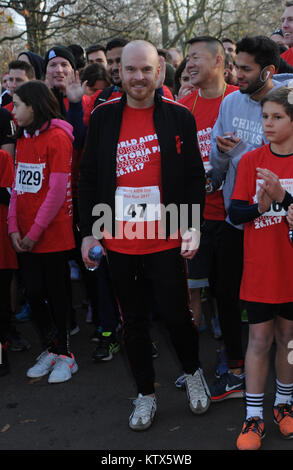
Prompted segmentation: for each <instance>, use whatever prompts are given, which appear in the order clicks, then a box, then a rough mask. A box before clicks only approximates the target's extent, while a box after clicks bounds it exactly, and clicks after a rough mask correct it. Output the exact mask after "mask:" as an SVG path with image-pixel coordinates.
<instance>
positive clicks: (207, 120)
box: [179, 85, 238, 220]
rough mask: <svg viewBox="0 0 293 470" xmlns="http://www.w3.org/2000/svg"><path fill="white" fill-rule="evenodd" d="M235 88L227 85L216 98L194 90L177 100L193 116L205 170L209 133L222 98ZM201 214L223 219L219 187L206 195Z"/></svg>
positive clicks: (208, 157) (208, 163)
mask: <svg viewBox="0 0 293 470" xmlns="http://www.w3.org/2000/svg"><path fill="white" fill-rule="evenodd" d="M236 90H238V88H237V87H235V86H233V85H227V87H226V90H225V93H224V96H218V97H217V98H211V99H206V98H202V97H201V96H200V94H199V91H198V90H196V91H194V92H192V93H189V94H188V95H186V96H184V98H182V99H181V100H179V102H180V103H182V104H184V105H185V106H186V107H187V108H188V109H189V110H190V111H191V112H192V113H193V115H194V117H195V122H196V128H197V140H198V145H199V149H200V153H201V158H202V160H203V164H204V168H205V171H206V172H207V171H209V170H210V169H211V164H210V149H211V134H212V130H213V127H214V125H215V123H216V120H217V118H218V114H219V108H220V106H221V103H222V101H223V98H224V97H225V96H227V95H229V94H230V93H232V92H233V91H236ZM203 215H204V218H205V219H208V220H225V218H226V211H225V206H224V199H223V193H222V190H221V189H220V190H218V191H216V192H214V193H212V194H207V195H206V201H205V209H204V214H203Z"/></svg>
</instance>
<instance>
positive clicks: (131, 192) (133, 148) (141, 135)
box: [103, 105, 181, 254]
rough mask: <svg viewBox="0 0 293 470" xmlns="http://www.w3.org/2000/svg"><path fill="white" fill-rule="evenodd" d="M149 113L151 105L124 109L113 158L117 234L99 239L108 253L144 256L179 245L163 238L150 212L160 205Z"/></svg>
mask: <svg viewBox="0 0 293 470" xmlns="http://www.w3.org/2000/svg"><path fill="white" fill-rule="evenodd" d="M153 111H154V107H153V106H151V107H150V108H147V109H136V108H131V107H129V106H128V105H126V106H125V108H124V112H123V119H122V124H121V129H120V136H119V141H118V148H117V157H116V162H117V166H116V172H117V179H116V220H117V221H118V222H117V228H118V231H117V234H116V238H113V239H108V238H107V237H108V233H106V232H104V239H103V240H104V245H105V247H106V248H107V249H109V250H112V251H117V252H120V253H128V254H145V253H154V252H158V251H163V250H169V249H171V248H175V247H178V246H180V245H181V238H180V237H178V236H176V239H171V238H169V239H168V240H166V239H165V238H163V232H161V231H160V223H159V216H158V214H156V213H155V212H152V208H154V205H159V204H160V203H161V194H162V184H161V154H160V148H159V143H158V137H157V135H156V131H155V128H154V122H153ZM149 203H150V204H151V206H148V204H149ZM134 219H135V220H136V221H135V222H134ZM159 234H160V235H159ZM176 235H177V234H176Z"/></svg>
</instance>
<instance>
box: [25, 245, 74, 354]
mask: <svg viewBox="0 0 293 470" xmlns="http://www.w3.org/2000/svg"><path fill="white" fill-rule="evenodd" d="M19 261H20V269H21V274H22V279H23V284H24V287H25V292H26V297H27V299H28V302H29V304H30V307H31V310H32V320H33V322H34V323H35V325H36V326H37V328H38V329H39V331H40V333H41V337H44V336H46V335H47V334H48V331H49V329H50V328H51V319H50V315H51V316H52V319H53V322H54V325H55V327H56V329H57V345H56V352H57V353H58V354H67V353H68V334H67V327H68V319H69V314H70V309H71V302H70V293H69V284H70V270H69V265H68V252H66V251H62V252H56V253H21V254H20V256H19ZM46 301H47V302H46Z"/></svg>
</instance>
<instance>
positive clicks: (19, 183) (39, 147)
mask: <svg viewBox="0 0 293 470" xmlns="http://www.w3.org/2000/svg"><path fill="white" fill-rule="evenodd" d="M71 156H72V144H71V142H70V140H69V137H68V136H67V134H66V132H65V131H64V130H63V129H60V128H52V129H48V130H46V131H45V132H41V133H40V134H39V135H38V136H34V137H32V138H25V137H22V138H21V139H19V140H18V142H17V151H16V175H15V185H14V189H15V190H16V191H17V201H16V214H17V224H18V228H19V230H20V233H21V236H22V237H24V236H25V235H27V233H28V232H29V230H30V228H31V226H32V225H33V223H34V220H35V218H36V215H37V212H38V210H39V208H40V206H41V205H42V203H43V202H44V200H45V198H46V195H47V192H48V189H49V178H50V174H51V173H68V174H70V170H71ZM74 246H75V243H74V236H73V229H72V194H71V181H70V179H69V181H68V184H67V193H66V200H65V202H64V204H63V206H62V207H61V208H60V210H59V212H58V213H57V215H56V217H55V218H54V219H53V220H52V222H51V223H50V224H49V226H48V227H47V228H46V229H45V230H44V232H43V234H42V235H41V237H40V239H39V240H38V242H37V243H36V244H35V246H34V248H33V250H32V251H33V252H35V253H49V252H55V251H63V250H71V249H72V248H74Z"/></svg>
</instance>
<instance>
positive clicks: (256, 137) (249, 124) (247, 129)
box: [232, 116, 263, 147]
mask: <svg viewBox="0 0 293 470" xmlns="http://www.w3.org/2000/svg"><path fill="white" fill-rule="evenodd" d="M232 126H233V128H234V133H235V135H236V136H237V137H239V138H240V139H241V140H242V142H248V143H250V144H252V145H254V146H256V147H257V146H260V145H262V143H263V130H262V123H261V122H260V121H254V120H253V119H245V118H239V117H237V116H234V118H233V120H232Z"/></svg>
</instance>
